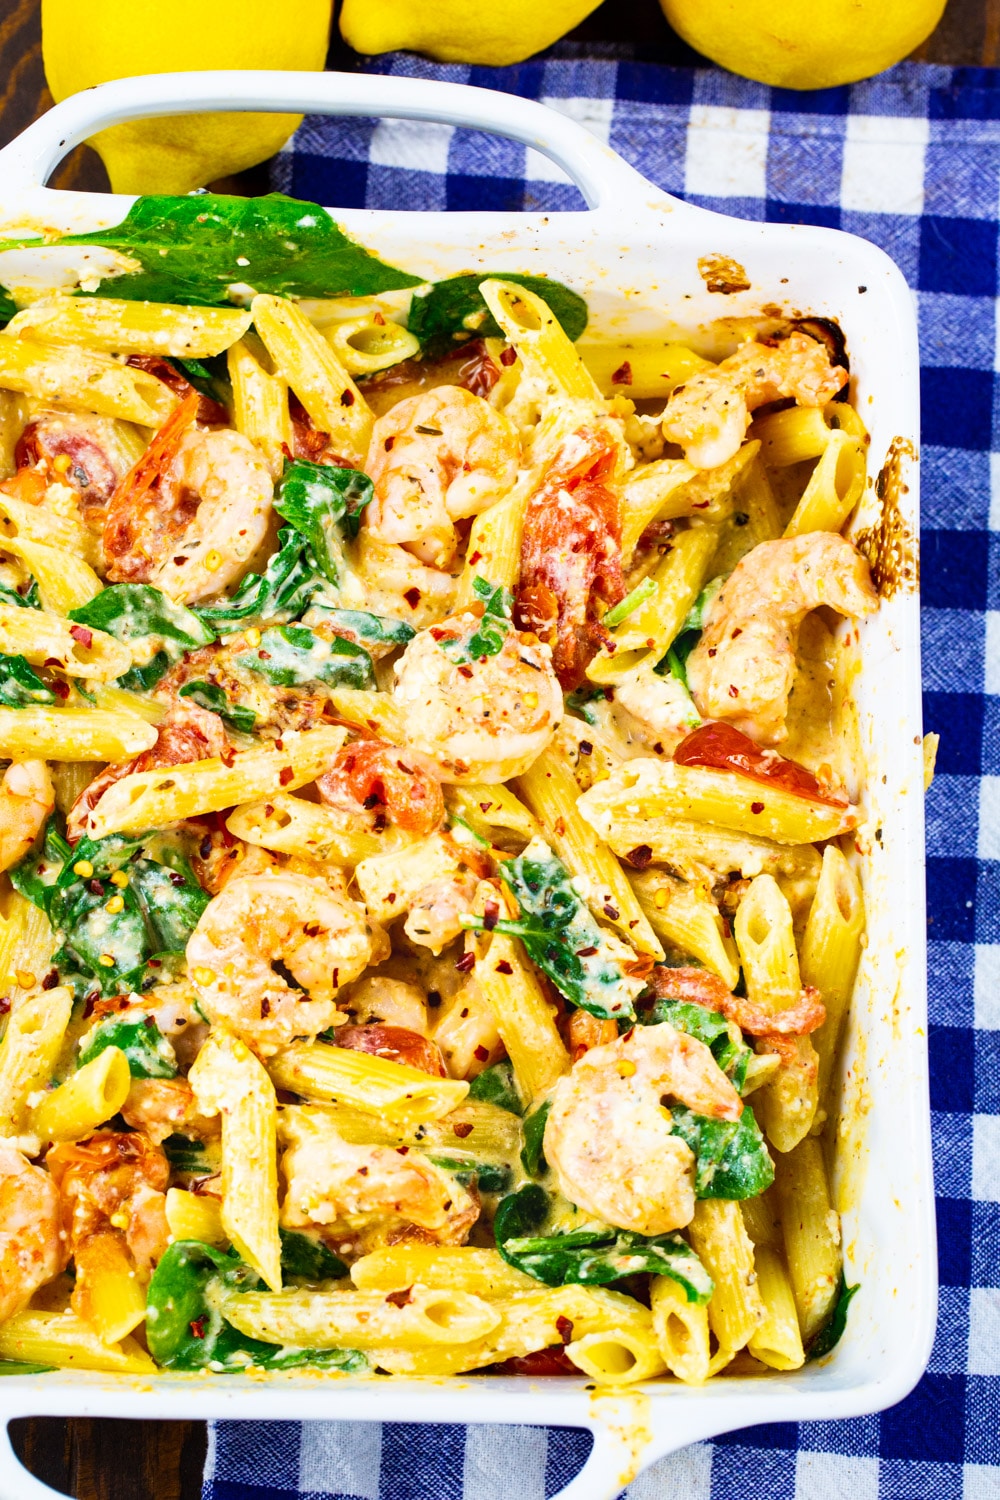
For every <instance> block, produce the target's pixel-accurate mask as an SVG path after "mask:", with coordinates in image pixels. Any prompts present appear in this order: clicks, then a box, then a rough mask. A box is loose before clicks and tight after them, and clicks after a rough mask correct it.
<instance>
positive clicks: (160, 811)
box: [0, 721, 345, 838]
mask: <svg viewBox="0 0 1000 1500" xmlns="http://www.w3.org/2000/svg"><path fill="white" fill-rule="evenodd" d="M0 726H2V721H0ZM0 738H2V734H0ZM154 738H155V735H154ZM344 738H345V731H344V730H343V729H341V728H339V727H333V726H330V727H327V726H321V727H319V728H316V729H303V730H301V731H294V730H290V731H288V732H287V733H286V734H284V735H283V736H282V738H281V740H280V741H277V742H276V743H275V745H274V746H272V747H268V748H266V749H260V750H257V749H254V750H244V751H241V752H233V755H232V759H231V760H230V761H229V763H228V764H227V763H225V762H223V761H222V760H220V759H219V758H218V756H212V757H211V758H209V759H207V760H193V761H189V762H187V763H186V764H184V765H178V766H167V767H161V768H159V769H158V770H154V771H137V772H135V771H134V772H132V773H131V774H130V775H128V776H123V777H122V778H121V780H120V781H117V782H115V784H114V785H113V786H110V787H109V788H108V790H107V791H106V792H105V793H104V795H103V797H102V798H101V800H100V802H99V803H98V804H97V806H96V807H95V808H94V810H93V811H92V812H91V814H90V828H89V830H88V831H89V833H90V835H91V837H92V838H105V837H107V835H108V834H110V833H141V832H142V831H143V830H145V829H148V828H163V827H165V826H166V825H167V824H168V823H178V822H180V821H181V820H182V819H184V818H194V817H200V816H201V815H203V814H204V813H210V812H220V811H221V810H222V809H223V808H227V807H233V806H234V805H236V804H238V803H240V802H249V801H253V800H256V799H257V798H260V797H264V796H267V794H268V793H269V792H271V791H274V790H276V789H277V788H278V787H281V788H282V789H283V790H285V791H294V790H295V789H296V788H297V787H300V786H305V785H306V783H307V782H310V781H315V780H316V778H317V776H321V775H322V774H323V772H324V771H325V770H327V769H328V767H329V765H330V763H331V761H332V760H333V758H334V756H335V755H336V754H337V751H338V750H339V749H340V747H341V745H342V744H343V743H344ZM279 744H280V745H281V749H279V748H278V745H279Z"/></svg>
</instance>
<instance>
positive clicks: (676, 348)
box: [576, 339, 711, 401]
mask: <svg viewBox="0 0 1000 1500" xmlns="http://www.w3.org/2000/svg"><path fill="white" fill-rule="evenodd" d="M576 348H577V352H578V354H579V356H580V358H581V359H582V360H583V363H584V364H585V365H586V367H587V369H588V370H589V371H590V373H591V375H592V376H593V377H594V380H595V381H596V382H597V385H598V388H599V389H600V391H601V394H602V395H604V396H628V397H629V398H630V400H632V401H655V399H656V398H657V396H664V397H666V396H669V395H670V392H671V391H672V390H673V389H674V388H675V386H678V385H683V384H684V382H685V380H690V378H691V376H692V375H697V374H698V372H699V370H707V369H708V367H709V364H710V363H711V362H710V361H709V360H707V359H703V358H702V356H701V355H700V354H696V353H695V352H694V350H693V349H689V348H688V346H687V345H686V344H676V343H671V342H669V341H668V340H666V339H641V340H640V339H637V340H636V341H635V343H629V344H619V343H617V342H610V341H609V342H604V341H598V340H596V339H595V340H593V341H591V340H589V339H581V340H580V342H579V343H578V344H577V346H576Z"/></svg>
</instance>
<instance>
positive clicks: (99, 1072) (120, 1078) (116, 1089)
mask: <svg viewBox="0 0 1000 1500" xmlns="http://www.w3.org/2000/svg"><path fill="white" fill-rule="evenodd" d="M131 1084H132V1075H131V1073H130V1072H129V1066H128V1059H127V1058H126V1056H125V1054H124V1052H122V1051H121V1050H120V1049H119V1048H118V1047H105V1048H104V1051H103V1052H99V1053H98V1054H97V1056H96V1057H95V1058H93V1059H92V1061H90V1062H88V1063H85V1064H84V1065H83V1067H82V1068H78V1069H77V1071H76V1072H75V1073H72V1074H71V1075H70V1077H69V1078H67V1080H66V1082H65V1083H62V1084H60V1085H59V1087H58V1088H56V1089H53V1090H52V1092H51V1093H49V1094H46V1095H45V1097H44V1098H43V1099H42V1100H41V1102H40V1103H39V1104H36V1105H35V1107H34V1109H33V1110H32V1111H31V1119H30V1124H31V1132H32V1134H33V1135H37V1136H38V1137H39V1139H40V1140H43V1141H78V1140H81V1139H82V1138H83V1136H85V1135H89V1134H90V1133H91V1131H92V1130H96V1129H97V1127H98V1125H103V1124H104V1122H105V1121H106V1120H110V1119H111V1117H112V1115H116V1114H117V1113H118V1111H119V1110H120V1109H121V1107H122V1105H123V1104H124V1103H125V1100H126V1099H127V1098H128V1091H129V1088H130V1087H131ZM134 1326H135V1325H134V1324H133V1327H134ZM124 1331H125V1333H128V1332H129V1331H130V1330H129V1329H127V1328H126V1329H125V1330H124ZM120 1337H121V1335H120V1334H119V1335H116V1338H120ZM114 1341H115V1340H114V1339H113V1340H112V1342H114Z"/></svg>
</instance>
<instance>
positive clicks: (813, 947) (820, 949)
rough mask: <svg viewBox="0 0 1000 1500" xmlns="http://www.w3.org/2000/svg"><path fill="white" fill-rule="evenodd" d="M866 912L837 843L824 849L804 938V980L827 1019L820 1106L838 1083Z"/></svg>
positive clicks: (818, 1038) (819, 1036)
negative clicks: (819, 999)
mask: <svg viewBox="0 0 1000 1500" xmlns="http://www.w3.org/2000/svg"><path fill="white" fill-rule="evenodd" d="M864 930H865V908H864V900H863V897H862V894H861V883H860V881H859V880H858V877H857V875H856V874H855V873H854V870H853V869H852V867H851V865H850V864H849V863H848V861H847V860H846V859H845V858H844V855H843V854H842V853H841V851H840V850H839V849H838V848H837V847H836V845H835V844H828V845H827V846H826V848H825V849H824V850H823V867H822V870H821V871H820V877H819V883H818V885H817V887H816V895H815V896H814V898H813V902H812V905H811V906H810V908H809V917H808V919H807V921H806V930H805V933H804V934H803V938H802V948H801V953H800V962H801V967H802V978H803V980H804V982H805V983H806V984H811V985H814V986H815V987H816V989H818V990H819V992H820V994H821V995H822V997H823V1004H824V1005H825V1007H826V1020H825V1021H824V1022H823V1025H822V1026H821V1027H820V1028H819V1030H818V1031H816V1032H814V1033H813V1044H814V1046H815V1048H816V1052H817V1054H818V1057H819V1080H818V1085H817V1087H818V1093H819V1100H820V1105H821V1106H822V1104H823V1102H824V1100H825V1099H826V1098H827V1096H828V1094H829V1092H830V1088H831V1086H832V1082H833V1066H834V1060H835V1058H836V1056H837V1049H838V1046H839V1044H840V1039H841V1036H842V1033H843V1027H844V1021H845V1018H846V1015H847V1009H848V1006H849V1005H850V1000H851V991H852V989H853V988H854V979H855V975H856V974H857V970H858V962H859V960H860V958H861V943H862V939H863V935H864Z"/></svg>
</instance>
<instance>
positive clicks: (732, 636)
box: [729, 625, 743, 641]
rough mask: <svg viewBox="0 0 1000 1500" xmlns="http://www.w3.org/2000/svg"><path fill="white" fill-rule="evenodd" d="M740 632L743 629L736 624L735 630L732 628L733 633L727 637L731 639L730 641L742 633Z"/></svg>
mask: <svg viewBox="0 0 1000 1500" xmlns="http://www.w3.org/2000/svg"><path fill="white" fill-rule="evenodd" d="M742 634H743V630H742V628H741V627H740V626H739V625H737V627H736V629H735V630H734V631H733V633H732V635H731V636H730V637H729V639H730V640H731V641H735V639H736V637H737V636H738V635H742Z"/></svg>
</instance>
